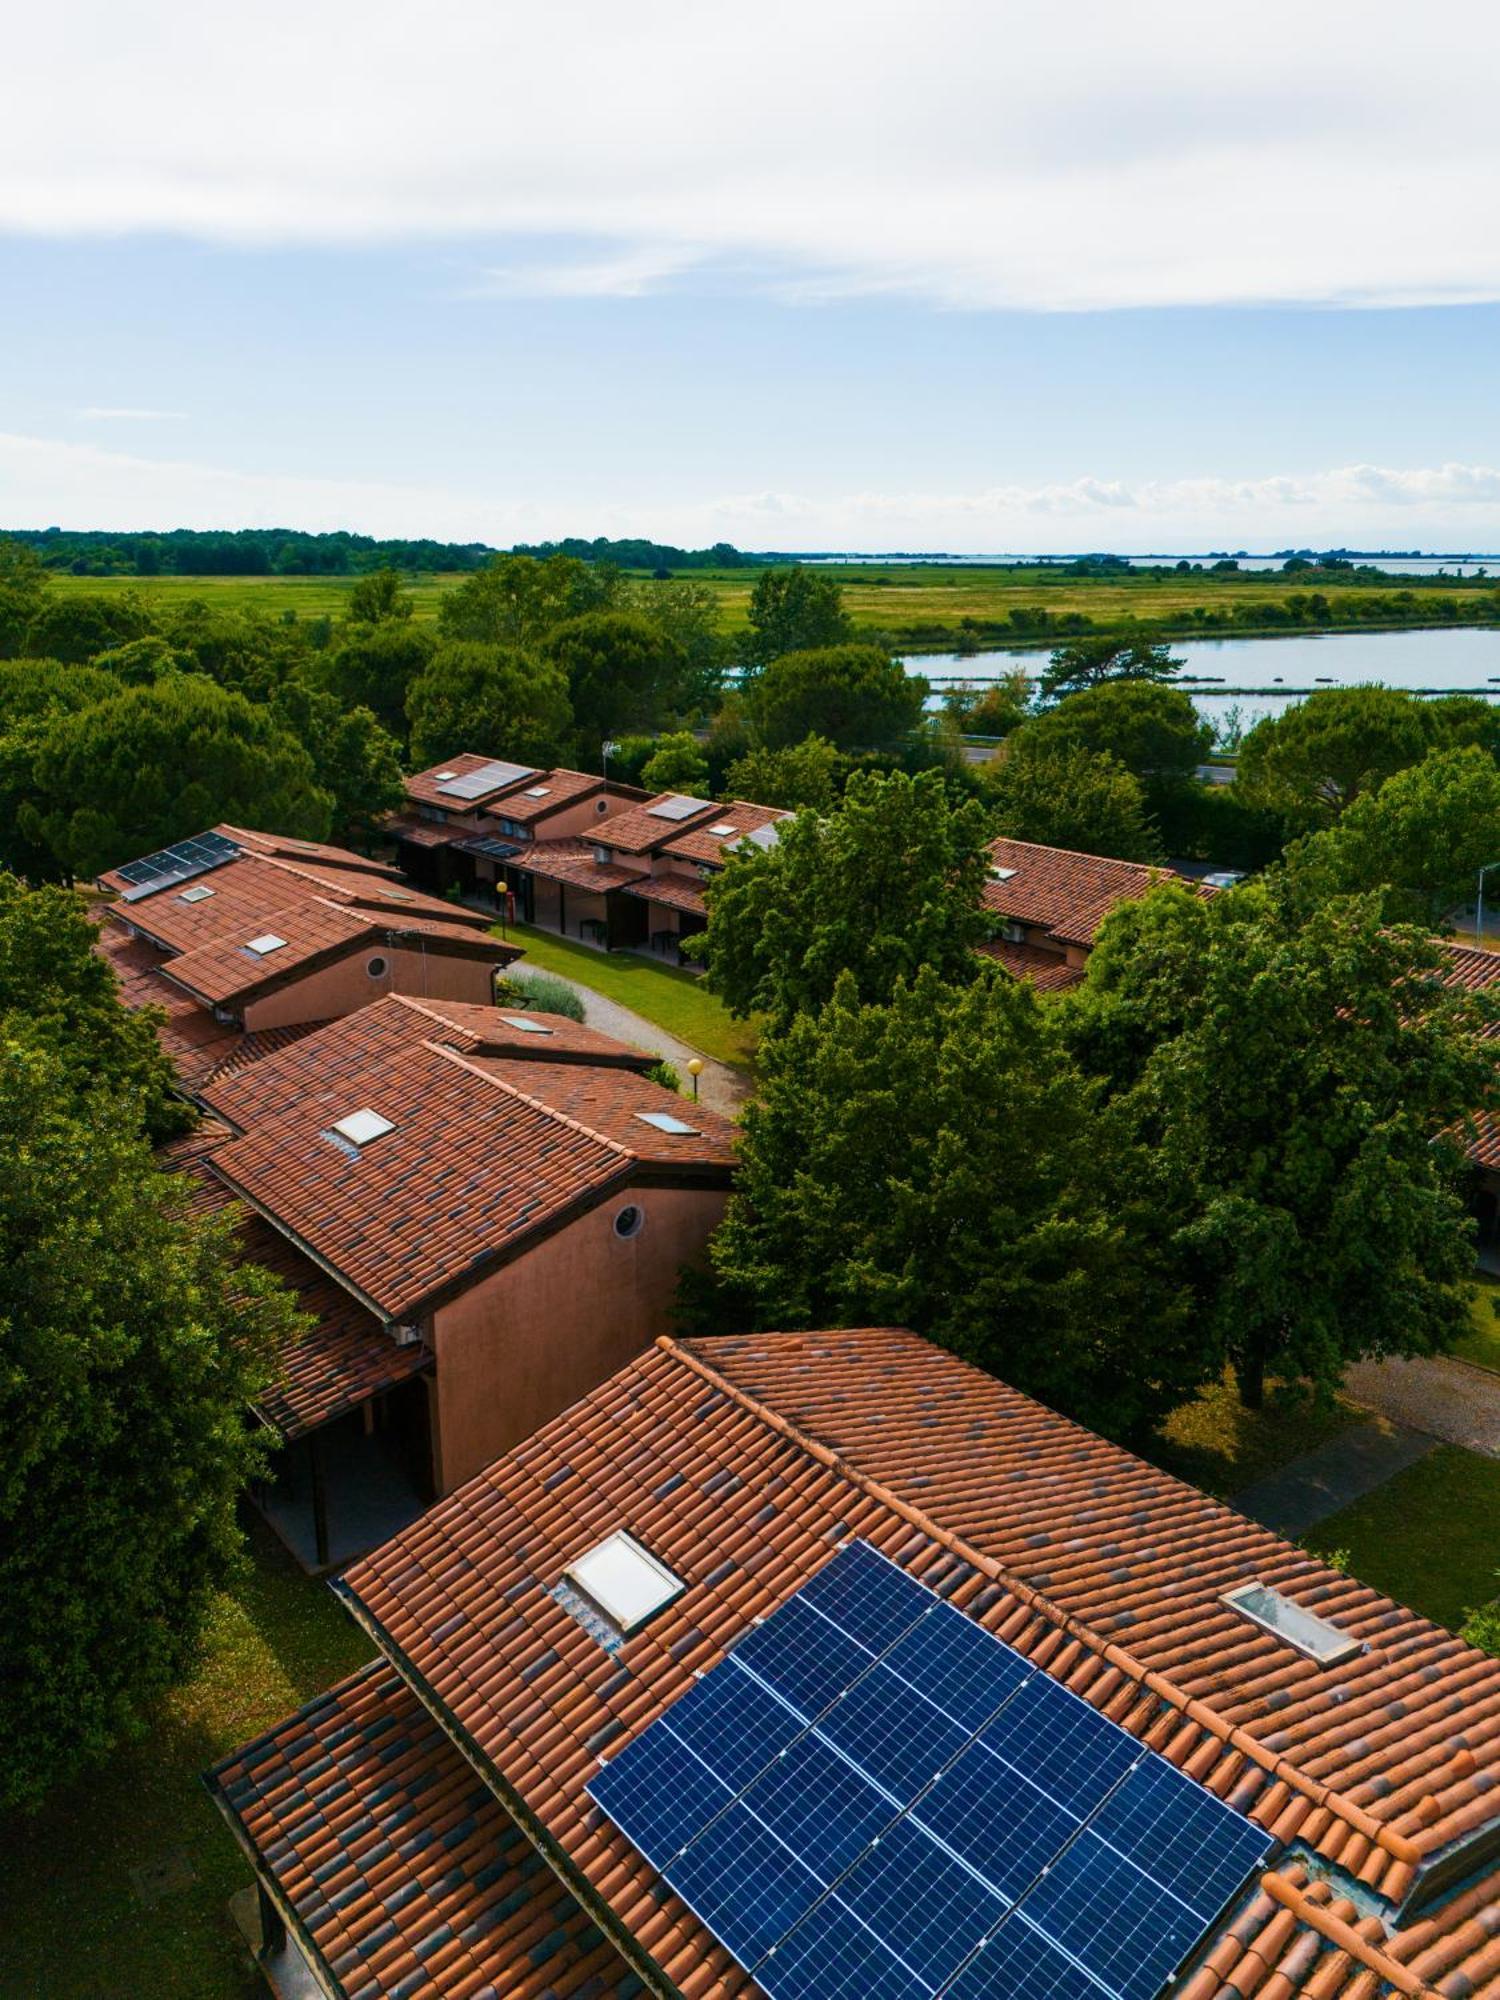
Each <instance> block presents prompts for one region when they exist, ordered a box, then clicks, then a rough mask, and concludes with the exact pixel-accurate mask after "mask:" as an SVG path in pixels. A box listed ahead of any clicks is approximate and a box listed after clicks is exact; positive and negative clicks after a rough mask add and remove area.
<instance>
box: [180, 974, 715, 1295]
mask: <svg viewBox="0 0 1500 2000" xmlns="http://www.w3.org/2000/svg"><path fill="white" fill-rule="evenodd" d="M431 1025H432V1024H431V1021H430V1019H428V1018H427V1017H425V1016H424V1015H423V1014H421V1013H420V1012H419V1011H417V1010H414V1009H412V1008H409V1007H407V1006H406V1005H404V1003H403V1002H402V1001H401V1000H399V999H395V998H390V999H386V1000H381V1001H376V1002H375V1003H374V1004H373V1005H372V1006H369V1007H365V1008H362V1009H361V1010H360V1011H359V1012H358V1013H357V1014H352V1015H349V1016H347V1017H346V1018H345V1019H343V1020H341V1021H335V1022H333V1023H331V1024H330V1025H329V1026H328V1027H327V1028H325V1029H323V1030H322V1031H321V1032H320V1033H318V1034H316V1035H310V1036H308V1037H306V1038H305V1039H304V1040H303V1041H301V1042H299V1043H298V1044H297V1045H296V1047H295V1048H291V1049H287V1050H285V1051H283V1052H282V1053H281V1054H280V1055H277V1056H272V1057H267V1058H266V1059H265V1060H264V1061H262V1062H259V1063H256V1064H255V1065H254V1066H253V1067H252V1068H251V1069H248V1070H246V1071H244V1072H243V1073H241V1074H240V1075H237V1076H231V1077H227V1078H224V1079H222V1080H221V1081H219V1082H218V1083H216V1084H214V1085H213V1086H211V1087H210V1088H209V1089H208V1090H207V1091H205V1093H204V1096H205V1101H206V1102H207V1103H208V1104H209V1106H210V1108H211V1109H212V1110H214V1111H215V1112H216V1113H218V1114H219V1115H220V1116H222V1117H224V1118H226V1119H228V1120H229V1121H230V1122H231V1123H232V1124H233V1125H234V1126H235V1127H236V1128H237V1129H238V1131H239V1132H240V1134H241V1136H240V1137H238V1138H236V1139H235V1140H234V1141H233V1142H232V1143H231V1144H229V1145H227V1146H225V1147H224V1148H223V1149H222V1150H221V1151H220V1152H219V1153H218V1154H216V1155H215V1158H214V1167H215V1170H216V1171H217V1172H218V1173H219V1174H220V1175H222V1177H223V1178H224V1179H225V1180H226V1181H227V1182H228V1183H229V1185H230V1186H231V1187H233V1188H234V1189H235V1190H236V1191H237V1192H239V1193H242V1194H244V1195H246V1196H247V1197H248V1198H249V1199H250V1200H251V1202H252V1203H253V1204H254V1205H255V1206H256V1207H257V1208H259V1209H261V1210H262V1211H263V1212H264V1213H266V1214H267V1215H269V1216H271V1217H273V1218H274V1219H275V1221H276V1222H277V1224H278V1225H279V1226H280V1227H282V1228H283V1229H285V1230H287V1231H288V1232H290V1233H291V1235H292V1236H293V1237H294V1238H295V1239H296V1240H297V1241H298V1242H299V1243H301V1244H303V1245H305V1246H306V1247H307V1248H308V1249H310V1250H311V1251H312V1253H313V1254H314V1255H315V1256H316V1257H317V1258H319V1259H320V1260H321V1261H323V1262H325V1263H327V1264H329V1265H331V1266H332V1267H333V1269H334V1270H335V1271H337V1272H338V1274H339V1275H340V1277H341V1278H342V1279H343V1280H344V1281H345V1282H346V1283H347V1284H348V1285H350V1286H351V1287H352V1288H353V1289H354V1290H355V1291H357V1292H358V1294H359V1295H360V1296H361V1297H362V1298H364V1299H365V1300H367V1301H368V1302H369V1303H370V1305H371V1306H372V1307H373V1309H374V1310H376V1311H377V1312H379V1313H380V1314H382V1315H383V1316H385V1317H387V1318H391V1319H400V1320H406V1319H411V1318H413V1317H415V1316H416V1312H417V1309H418V1307H420V1306H421V1305H422V1304H423V1303H424V1302H425V1301H428V1300H430V1299H431V1297H432V1296H433V1295H434V1294H435V1293H440V1292H443V1291H445V1290H448V1289H450V1288H452V1287H454V1286H456V1285H459V1284H461V1283H463V1282H465V1281H469V1280H472V1279H477V1278H478V1277H480V1276H482V1275H485V1274H487V1272H488V1271H489V1270H491V1269H493V1268H495V1267H496V1266H497V1265H498V1263H499V1262H501V1261H503V1260H504V1258H505V1257H506V1256H508V1255H513V1254H516V1253H517V1252H518V1251H519V1250H520V1249H522V1248H524V1247H526V1245H527V1244H528V1243H529V1242H530V1241H531V1240H532V1239H533V1238H534V1237H535V1236H536V1235H537V1234H538V1233H540V1232H544V1231H546V1230H547V1229H549V1228H551V1227H553V1226H554V1225H555V1224H556V1223H558V1222H559V1221H561V1220H562V1219H563V1218H565V1217H566V1216H567V1215H568V1213H569V1212H571V1211H572V1210H573V1209H574V1208H575V1207H576V1208H587V1207H592V1206H593V1205H594V1204H595V1203H596V1202H598V1201H600V1200H603V1199H604V1198H605V1196H606V1195H607V1194H608V1193H610V1192H611V1191H612V1190H614V1189H615V1188H617V1187H620V1186H623V1185H626V1184H628V1183H629V1182H630V1181H631V1180H632V1179H635V1178H637V1177H638V1176H640V1175H641V1174H643V1173H645V1172H648V1171H650V1172H653V1173H661V1172H663V1171H666V1172H669V1173H670V1175H671V1176H672V1177H674V1179H675V1178H676V1177H678V1176H680V1177H681V1180H682V1182H683V1184H690V1183H696V1182H702V1181H705V1180H706V1181H708V1182H709V1183H710V1184H712V1185H716V1186H717V1185H727V1182H728V1178H729V1162H730V1160H731V1158H732V1151H731V1148H732V1143H733V1127H732V1126H731V1125H730V1124H729V1123H728V1121H727V1120H725V1119H723V1118H719V1117H718V1116H717V1115H716V1114H714V1113H712V1112H710V1111H708V1110H707V1109H706V1108H705V1107H702V1106H699V1107H695V1108H694V1110H693V1112H692V1114H691V1122H692V1124H693V1125H694V1126H695V1127H697V1128H699V1129H698V1131H697V1132H696V1133H695V1134H693V1135H691V1136H689V1135H680V1136H674V1135H668V1134H663V1133H660V1132H657V1131H655V1130H654V1129H653V1128H652V1127H651V1126H650V1125H647V1124H644V1123H642V1122H641V1121H640V1120H639V1119H638V1118H636V1117H635V1116H634V1115H633V1114H634V1113H635V1112H636V1111H637V1110H640V1109H646V1108H656V1109H661V1110H675V1111H677V1112H679V1113H680V1112H681V1111H682V1108H683V1107H682V1101H681V1099H679V1098H678V1097H677V1096H676V1094H675V1093H673V1092H671V1091H668V1090H664V1089H663V1088H662V1087H661V1086H660V1085H659V1084H653V1083H648V1082H646V1081H645V1080H644V1079H643V1078H641V1077H640V1076H638V1075H636V1074H635V1073H634V1072H633V1071H632V1070H631V1069H626V1068H616V1067H610V1068H595V1067H593V1066H582V1065H575V1064H565V1063H547V1062H535V1061H529V1062H528V1061H520V1060H507V1059H505V1058H499V1057H496V1058H490V1057H486V1056H474V1057H472V1058H471V1057H469V1056H466V1055H465V1054H463V1053H461V1052H460V1051H459V1050H458V1049H457V1048H455V1047H454V1046H453V1045H452V1031H451V1030H450V1032H449V1037H448V1040H447V1041H446V1042H440V1041H438V1040H436V1039H429V1038H427V1036H426V1033H425V1031H426V1030H428V1029H430V1027H431ZM365 1108H369V1109H371V1110H374V1111H377V1112H379V1113H380V1114H381V1115H382V1116H383V1117H386V1118H388V1119H390V1120H391V1121H392V1124H393V1126H394V1130H392V1131H390V1132H387V1133H384V1134H383V1135H382V1136H380V1137H379V1138H377V1139H375V1140H373V1141H372V1142H371V1143H370V1144H369V1145H367V1146H365V1147H364V1148H362V1149H361V1148H351V1147H349V1146H347V1145H346V1144H344V1143H343V1142H341V1141H339V1140H338V1139H336V1138H334V1137H332V1136H330V1132H331V1128H332V1126H333V1125H334V1124H335V1122H336V1121H337V1120H339V1119H340V1118H343V1117H346V1116H347V1115H348V1114H349V1113H351V1112H353V1111H357V1110H361V1109H365ZM585 1119H586V1120H587V1122H585Z"/></svg>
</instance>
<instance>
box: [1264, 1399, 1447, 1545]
mask: <svg viewBox="0 0 1500 2000" xmlns="http://www.w3.org/2000/svg"><path fill="white" fill-rule="evenodd" d="M1436 1444H1437V1439H1436V1438H1435V1437H1431V1436H1429V1435H1428V1434H1427V1433H1426V1432H1425V1431H1417V1430H1410V1429H1408V1428H1407V1427H1406V1426H1405V1425H1404V1424H1393V1423H1388V1422H1386V1421H1385V1420H1384V1419H1383V1418H1378V1417H1377V1418H1376V1420H1375V1421H1374V1422H1373V1423H1368V1424H1357V1425H1356V1426H1355V1427H1354V1428H1353V1429H1352V1430H1347V1431H1344V1432H1343V1433H1342V1434H1341V1435H1340V1436H1338V1437H1336V1438H1330V1439H1329V1441H1328V1443H1327V1444H1322V1445H1319V1446H1318V1448H1317V1450H1316V1451H1310V1452H1307V1453H1306V1454H1305V1455H1304V1456H1303V1457H1301V1458H1295V1459H1293V1460H1292V1462H1291V1464H1290V1465H1284V1466H1283V1467H1282V1468H1281V1470H1280V1471H1279V1472H1272V1473H1269V1474H1268V1475H1267V1476H1266V1478H1264V1479H1257V1480H1256V1481H1255V1483H1254V1485H1253V1486H1247V1487H1246V1488H1245V1489H1244V1491H1243V1492H1242V1493H1236V1494H1235V1496H1234V1503H1233V1504H1234V1505H1235V1507H1237V1508H1238V1509H1239V1511H1240V1513H1242V1514H1248V1515H1249V1516H1250V1518H1251V1520H1252V1521H1259V1522H1260V1523H1261V1525H1262V1526H1263V1527H1266V1528H1274V1529H1275V1531H1276V1533H1277V1534H1278V1535H1288V1536H1292V1537H1295V1536H1297V1535H1301V1534H1305V1533H1306V1532H1307V1530H1308V1529H1309V1528H1311V1527H1314V1526H1316V1524H1317V1523H1318V1522H1319V1521H1322V1520H1325V1519H1326V1518H1327V1517H1328V1516H1329V1515H1330V1514H1337V1513H1338V1512H1339V1511H1340V1509H1341V1508H1344V1507H1352V1506H1353V1504H1354V1502H1355V1501H1356V1500H1362V1499H1363V1498H1364V1497H1365V1495H1366V1494H1367V1493H1373V1492H1374V1491H1375V1489H1376V1487H1377V1486H1384V1484H1385V1482H1386V1481H1387V1480H1388V1479H1393V1478H1394V1477H1395V1475H1396V1474H1397V1473H1398V1472H1402V1471H1404V1470H1405V1469H1406V1467H1407V1466H1408V1465H1413V1464H1415V1463H1416V1461H1417V1460H1418V1459H1419V1458H1425V1457H1426V1455H1427V1453H1428V1452H1429V1451H1431V1450H1433V1449H1434V1447H1435V1446H1436Z"/></svg>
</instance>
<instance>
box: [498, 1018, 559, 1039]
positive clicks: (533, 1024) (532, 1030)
mask: <svg viewBox="0 0 1500 2000" xmlns="http://www.w3.org/2000/svg"><path fill="white" fill-rule="evenodd" d="M500 1018H501V1020H502V1021H503V1022H504V1023H505V1025H506V1027H507V1028H515V1029H516V1030H518V1032H519V1033H521V1034H523V1035H553V1034H556V1032H557V1030H556V1029H555V1028H544V1027H543V1026H542V1024H541V1022H540V1021H528V1020H527V1018H526V1016H525V1015H524V1014H502V1015H501V1016H500Z"/></svg>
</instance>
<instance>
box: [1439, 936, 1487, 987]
mask: <svg viewBox="0 0 1500 2000" xmlns="http://www.w3.org/2000/svg"><path fill="white" fill-rule="evenodd" d="M1442 945H1443V950H1444V951H1445V952H1446V953H1447V954H1448V959H1449V970H1448V972H1447V973H1446V975H1445V979H1446V983H1447V984H1448V985H1449V986H1461V987H1463V988H1464V989H1465V990H1466V991H1467V992H1470V993H1483V992H1486V991H1487V990H1488V989H1489V988H1490V987H1491V986H1500V951H1485V950H1484V948H1483V947H1482V946H1480V945H1473V944H1459V943H1458V942H1457V941H1456V940H1455V939H1453V938H1444V939H1443V940H1442Z"/></svg>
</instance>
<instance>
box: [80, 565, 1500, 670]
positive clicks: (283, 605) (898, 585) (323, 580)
mask: <svg viewBox="0 0 1500 2000" xmlns="http://www.w3.org/2000/svg"><path fill="white" fill-rule="evenodd" d="M823 567H824V570H825V573H826V574H828V575H831V576H833V577H836V578H837V580H838V582H839V583H840V585H841V586H842V588H843V592H844V603H845V606H846V608H847V609H848V611H849V613H850V614H851V616H852V617H853V619H854V621H855V623H856V625H857V626H858V627H859V628H860V629H861V631H863V632H867V633H872V634H880V635H883V636H888V637H889V638H890V639H891V640H892V641H893V642H894V643H896V644H897V645H899V646H901V647H902V648H904V649H907V650H911V651H922V650H927V651H934V652H944V651H950V650H954V649H958V648H962V647H965V646H977V645H984V646H987V647H988V646H995V645H1000V644H1005V643H1011V644H1016V645H1025V644H1030V645H1033V646H1035V645H1037V644H1045V643H1047V641H1048V640H1049V639H1050V638H1053V637H1054V636H1056V635H1057V633H1058V631H1059V626H1060V624H1061V621H1065V620H1073V619H1077V620H1081V621H1086V626H1084V627H1080V628H1075V629H1088V630H1090V631H1093V632H1097V633H1127V634H1138V633H1142V632H1149V633H1151V634H1152V635H1160V636H1165V637H1173V638H1186V637H1188V636H1190V635H1193V634H1216V633H1224V634H1225V635H1228V634H1231V633H1232V634H1236V635H1244V636H1250V635H1252V634H1254V633H1257V632H1266V633H1273V632H1275V631H1277V630H1284V629H1292V630H1302V631H1314V630H1315V631H1339V630H1371V629H1377V630H1378V629H1382V628H1384V627H1388V626H1389V627H1399V626H1402V625H1479V624H1486V625H1488V624H1493V623H1495V622H1496V621H1497V620H1500V590H1497V589H1496V586H1495V582H1494V580H1493V579H1491V580H1488V581H1467V582H1464V583H1458V582H1456V581H1453V580H1449V579H1445V580H1444V581H1443V582H1442V583H1441V584H1438V585H1436V587H1434V586H1433V584H1432V581H1431V580H1424V582H1423V587H1422V588H1420V589H1416V590H1414V589H1413V587H1412V585H1411V583H1410V582H1408V581H1407V580H1405V579H1403V578H1401V577H1391V578H1389V579H1381V580H1378V581H1373V582H1372V581H1371V580H1370V579H1369V578H1368V577H1362V578H1358V579H1352V580H1351V579H1347V578H1343V577H1334V576H1328V575H1319V576H1317V577H1316V578H1315V579H1309V578H1306V577H1300V578H1299V577H1283V576H1280V575H1277V574H1275V573H1269V574H1268V573H1260V574H1256V573H1253V572H1245V573H1242V574H1240V575H1238V576H1234V575H1229V576H1212V575H1208V574H1204V573H1199V574H1197V575H1176V574H1166V575H1156V574H1152V573H1150V572H1146V571H1134V572H1130V573H1127V574H1119V575H1109V576H1070V575H1068V574H1066V573H1065V572H1064V571H1062V570H1061V569H1058V568H1047V567H1038V568H1027V569H1016V568H1000V567H995V568H983V567H979V566H972V567H971V566H968V565H963V564H954V565H952V566H944V565H941V564H936V563H935V564H930V565H929V564H916V563H905V564H903V563H896V562H890V563H879V562H873V563H847V564H828V565H825V566H823ZM757 574H758V572H757V571H756V570H754V569H748V568H746V569H727V570H693V571H691V572H684V575H685V576H686V577H687V578H688V580H690V581H692V582H694V583H705V584H707V585H708V586H709V587H710V588H711V589H712V590H713V591H714V593H715V595H716V596H717V598H718V600H719V606H720V615H721V617H722V620H723V625H724V629H725V631H726V632H729V633H733V632H736V631H739V630H742V629H743V628H744V626H745V623H746V617H747V613H748V610H749V604H750V593H751V591H752V590H753V588H754V585H755V579H756V575H757ZM52 581H53V585H54V587H55V588H56V589H57V590H59V591H61V592H75V591H78V592H93V591H105V592H110V593H113V592H116V591H122V590H123V591H136V592H139V594H140V595H141V596H142V597H143V598H144V599H145V600H146V601H147V602H148V603H155V604H162V605H168V604H173V603H183V602H186V601H188V600H190V599H194V598H197V599H202V600H204V601H206V602H208V603H210V604H218V605H225V606H231V607H235V608H241V609H246V610H256V611H260V612H263V613H265V614H267V615H269V616H272V617H279V616H281V615H282V614H283V613H286V612H294V613H295V614H296V616H297V617H298V618H299V619H304V618H305V619H316V618H335V619H336V618H339V617H341V616H342V615H343V610H344V606H345V604H346V602H347V599H348V596H349V592H350V591H351V590H352V589H353V586H354V579H353V578H351V577H324V576H318V577H302V576H266V577H246V576H238V577H204V576H169V577H149V578H139V577H75V576H70V575H66V574H58V573H54V574H53V577H52ZM461 581H462V577H461V576H460V575H458V574H451V575H420V576H416V577H414V578H411V579H409V584H410V588H411V591H412V594H413V596H414V597H415V599H416V616H417V617H418V618H421V619H431V618H434V617H435V616H436V615H437V606H438V603H439V601H440V600H441V598H442V597H443V595H444V593H445V592H447V591H449V590H451V589H453V588H454V586H455V585H456V584H458V583H460V582H461ZM1314 593H1316V594H1317V597H1318V600H1319V602H1318V604H1317V605H1316V606H1315V607H1311V606H1310V605H1309V600H1310V599H1311V598H1312V597H1313V595H1314ZM1289 600H1298V601H1299V604H1300V608H1299V609H1289V608H1288V606H1289ZM1038 613H1044V614H1045V620H1038V618H1037V614H1038ZM1063 629H1064V631H1065V630H1066V627H1064V628H1063Z"/></svg>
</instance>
